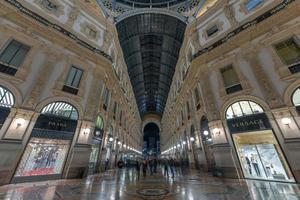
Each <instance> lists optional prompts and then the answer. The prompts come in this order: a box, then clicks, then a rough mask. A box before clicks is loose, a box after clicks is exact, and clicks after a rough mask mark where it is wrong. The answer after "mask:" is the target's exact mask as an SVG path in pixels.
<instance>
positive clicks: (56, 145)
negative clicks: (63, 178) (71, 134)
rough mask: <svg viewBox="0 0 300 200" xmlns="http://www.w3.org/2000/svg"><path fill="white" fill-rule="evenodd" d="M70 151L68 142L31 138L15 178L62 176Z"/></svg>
mask: <svg viewBox="0 0 300 200" xmlns="http://www.w3.org/2000/svg"><path fill="white" fill-rule="evenodd" d="M68 149H69V141H68V140H54V139H41V138H31V139H30V142H29V143H28V145H27V147H26V149H25V152H24V154H23V157H22V159H21V162H20V164H19V166H18V170H17V172H16V175H15V176H41V175H50V174H61V173H62V169H63V165H64V161H65V158H66V156H67V153H68Z"/></svg>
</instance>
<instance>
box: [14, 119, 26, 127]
mask: <svg viewBox="0 0 300 200" xmlns="http://www.w3.org/2000/svg"><path fill="white" fill-rule="evenodd" d="M16 123H17V128H19V127H20V126H22V125H23V124H24V123H25V119H23V118H18V119H16Z"/></svg>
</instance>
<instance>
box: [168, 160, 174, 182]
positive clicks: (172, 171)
mask: <svg viewBox="0 0 300 200" xmlns="http://www.w3.org/2000/svg"><path fill="white" fill-rule="evenodd" d="M174 165H175V163H174V160H173V158H172V157H171V158H170V160H169V167H170V171H171V175H172V178H174Z"/></svg>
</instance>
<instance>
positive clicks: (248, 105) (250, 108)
mask: <svg viewBox="0 0 300 200" xmlns="http://www.w3.org/2000/svg"><path fill="white" fill-rule="evenodd" d="M263 112H264V109H263V108H262V107H261V106H260V105H259V104H257V103H255V102H253V101H249V100H241V101H236V102H234V103H232V104H231V105H230V106H228V107H227V109H226V112H225V115H226V119H232V118H237V117H242V116H246V115H253V114H257V113H263Z"/></svg>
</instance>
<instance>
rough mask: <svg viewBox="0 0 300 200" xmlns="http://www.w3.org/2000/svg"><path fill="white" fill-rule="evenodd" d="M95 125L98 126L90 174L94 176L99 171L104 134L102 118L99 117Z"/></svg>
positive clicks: (95, 131) (91, 157) (93, 141)
mask: <svg viewBox="0 0 300 200" xmlns="http://www.w3.org/2000/svg"><path fill="white" fill-rule="evenodd" d="M95 124H96V126H95V130H94V134H93V138H92V151H91V155H90V159H89V174H94V173H96V172H98V171H99V169H98V168H99V164H100V159H99V154H100V148H101V144H102V140H103V133H104V131H103V128H104V121H103V118H102V117H101V116H98V117H97V119H96V122H95Z"/></svg>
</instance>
